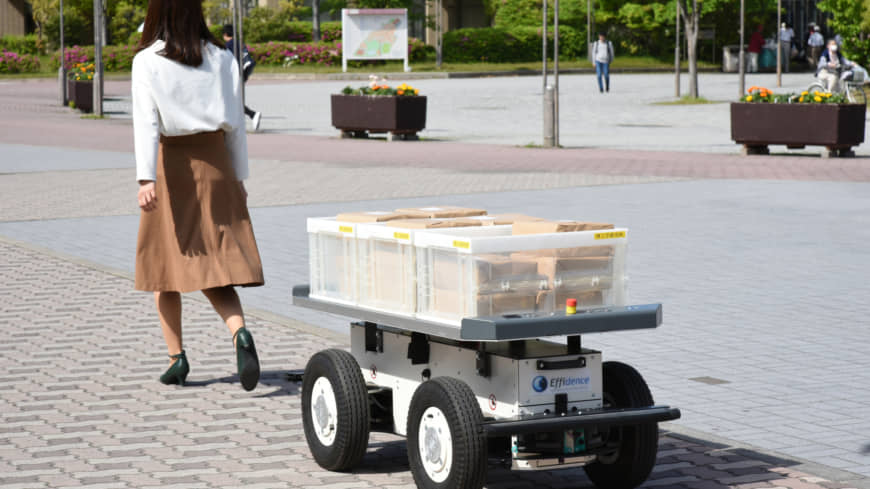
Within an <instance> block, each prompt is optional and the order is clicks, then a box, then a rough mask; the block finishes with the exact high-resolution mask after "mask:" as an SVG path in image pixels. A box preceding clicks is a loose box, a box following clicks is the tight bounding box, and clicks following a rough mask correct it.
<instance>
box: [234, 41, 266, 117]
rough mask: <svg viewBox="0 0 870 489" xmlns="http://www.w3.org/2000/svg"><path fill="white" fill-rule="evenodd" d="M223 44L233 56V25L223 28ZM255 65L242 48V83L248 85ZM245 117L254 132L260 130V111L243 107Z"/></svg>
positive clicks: (245, 49) (246, 50)
mask: <svg viewBox="0 0 870 489" xmlns="http://www.w3.org/2000/svg"><path fill="white" fill-rule="evenodd" d="M224 42H225V43H226V44H227V49H229V51H230V52H231V53H233V56H235V55H236V41H235V39H233V25H232V24H226V25H225V26H224ZM256 65H257V63H256V62H255V61H254V59H253V58H251V55H250V53H248V49H247V48H246V47H244V46H243V47H242V81H243V82H245V83H248V78H249V77H250V76H251V73H253V72H254V66H256ZM245 115H246V116H248V117H250V118H251V121H252V122H253V124H254V131H256V130H258V129H260V118H261V117H262V115H263V114H262V113H260V111H255V110H252V109H251V108H250V107H248V106H247V105H245Z"/></svg>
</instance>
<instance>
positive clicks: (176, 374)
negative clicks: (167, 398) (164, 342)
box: [160, 350, 190, 386]
mask: <svg viewBox="0 0 870 489" xmlns="http://www.w3.org/2000/svg"><path fill="white" fill-rule="evenodd" d="M169 358H172V359H174V360H175V362H173V363H172V365H170V366H169V369H168V370H166V372H165V373H164V374H163V375H161V376H160V382H163V383H164V384H167V385H168V384H178V385H180V386H184V381H185V379H187V374H188V373H190V364H188V363H187V356H185V354H184V350H181V353H179V354H177V355H169Z"/></svg>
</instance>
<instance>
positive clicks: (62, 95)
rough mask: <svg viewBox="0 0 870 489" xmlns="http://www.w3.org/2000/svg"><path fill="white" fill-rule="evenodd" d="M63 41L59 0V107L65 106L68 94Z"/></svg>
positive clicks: (61, 6) (61, 13)
mask: <svg viewBox="0 0 870 489" xmlns="http://www.w3.org/2000/svg"><path fill="white" fill-rule="evenodd" d="M63 41H64V39H63V0H60V71H59V74H58V78H60V105H63V106H66V104H67V103H68V101H69V94H68V93H67V81H66V53H65V49H64V43H63Z"/></svg>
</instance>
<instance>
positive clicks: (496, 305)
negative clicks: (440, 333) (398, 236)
mask: <svg viewBox="0 0 870 489" xmlns="http://www.w3.org/2000/svg"><path fill="white" fill-rule="evenodd" d="M627 240H628V231H627V230H626V229H621V228H620V229H612V230H605V231H579V232H569V233H551V234H529V235H519V236H513V235H511V226H487V227H480V228H461V229H446V230H437V231H421V232H418V233H417V234H416V235H415V237H414V244H415V247H416V250H417V314H416V315H417V317H418V318H420V319H427V320H433V321H439V322H446V323H450V324H457V325H458V324H459V323H460V322H461V320H462V318H463V317H477V316H501V315H514V314H529V313H550V312H554V311H557V310H564V308H565V301H566V300H567V299H569V298H574V299H577V301H578V308H580V309H583V308H588V307H595V306H605V305H624V304H625V301H626V287H625V286H626V281H625V254H626V248H627Z"/></svg>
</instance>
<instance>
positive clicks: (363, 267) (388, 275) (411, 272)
mask: <svg viewBox="0 0 870 489" xmlns="http://www.w3.org/2000/svg"><path fill="white" fill-rule="evenodd" d="M418 231H419V230H415V229H405V228H398V227H393V226H387V225H384V224H382V223H376V224H375V223H372V224H360V225H359V226H358V227H357V233H356V237H357V253H358V264H359V266H358V273H359V305H360V306H363V307H368V308H372V309H378V310H383V311H387V312H392V313H399V314H406V315H409V316H412V315H413V314H414V310H415V308H416V303H417V265H416V261H417V260H416V254H415V252H414V246H413V237H414V233H415V232H418Z"/></svg>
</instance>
